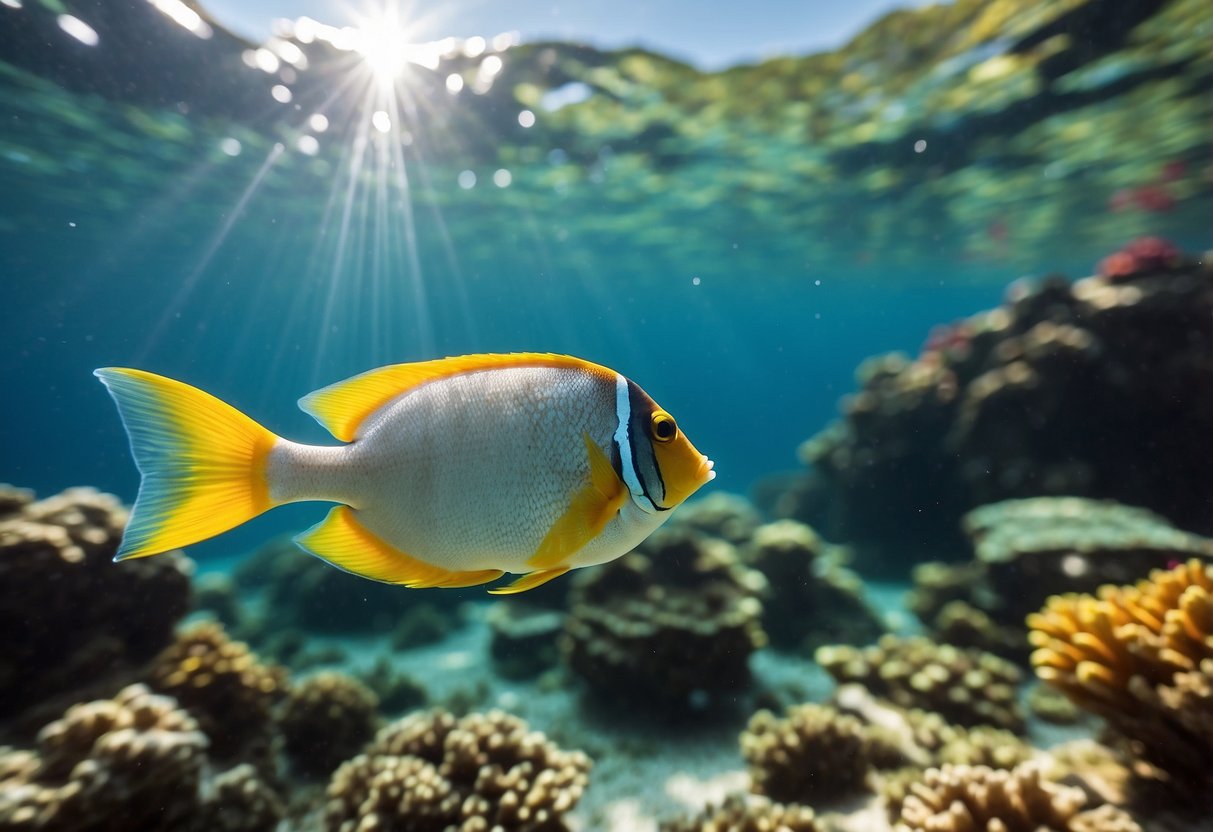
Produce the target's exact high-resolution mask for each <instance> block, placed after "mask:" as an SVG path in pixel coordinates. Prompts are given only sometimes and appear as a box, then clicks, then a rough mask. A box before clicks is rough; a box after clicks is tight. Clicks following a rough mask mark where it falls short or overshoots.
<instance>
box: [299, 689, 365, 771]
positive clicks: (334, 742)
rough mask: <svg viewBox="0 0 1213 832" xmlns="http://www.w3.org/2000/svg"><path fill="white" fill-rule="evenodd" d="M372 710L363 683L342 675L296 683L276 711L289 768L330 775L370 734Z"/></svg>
mask: <svg viewBox="0 0 1213 832" xmlns="http://www.w3.org/2000/svg"><path fill="white" fill-rule="evenodd" d="M378 707H379V700H378V698H377V697H376V696H375V694H374V693H372V692H371V691H370V689H369V688H367V686H366V685H364V684H362V682H359V681H358V680H357V679H354V678H352V677H350V676H346V675H345V674H343V673H333V672H328V673H318V674H316V675H315V676H309V677H308V678H306V679H303V680H301V681H298V682H296V683H295V684H293V685H292V686H291V689H290V691H289V692H288V693H287V696H286V700H285V701H284V702H283V703H282V707H281V709H280V711H279V713H278V728H279V730H280V731H281V732H282V739H283V746H284V748H285V750H286V753H287V755H288V756H289V757H290V760H291V765H292V766H293V767H294V769H295V770H296V771H298V772H301V773H303V774H307V775H313V776H314V775H324V776H328V775H330V774H332V773H333V770H334V769H335V768H337V766H339V765H340V764H341V763H342V762H343V761H345V760H348V759H349V758H351V757H353V756H354V755H355V754H357V753H358V752H359V751H360V750H361V749H362V747H363V746H364V745H366V744H367V743H368V742H370V740H371V738H372V737H374V736H375V730H376V729H377V728H378V727H379V711H378Z"/></svg>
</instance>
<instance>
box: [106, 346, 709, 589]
mask: <svg viewBox="0 0 1213 832" xmlns="http://www.w3.org/2000/svg"><path fill="white" fill-rule="evenodd" d="M98 374H99V375H101V377H102V379H103V380H104V381H106V383H107V386H109V387H110V390H111V392H112V393H113V394H114V397H115V399H116V400H117V402H118V404H119V409H120V411H121V412H122V415H123V418H124V421H125V422H126V424H127V428H128V432H130V434H131V439H132V447H133V449H134V452H135V456H136V460H137V461H138V462H139V463H140V469H141V471H143V473H144V475H145V476H144V483H143V486H142V487H141V489H140V499H139V500H138V501H136V506H135V512H134V515H133V516H132V521H131V527H130V528H131V529H132V530H133V533H132V531H131V530H128V535H127V538H128V539H124V543H123V547H122V549H121V550H120V552H119V557H120V558H124V557H140V556H143V555H148V554H154V553H155V552H154V551H152V550H153V549H154V550H155V551H163V550H164V549H166V548H173V547H175V546H180V545H187V543H192V542H196V541H197V540H200V539H204V538H205V537H209V536H212V535H214V534H218V533H220V532H222V531H225V530H226V529H228V528H231V527H233V526H235V525H238V524H239V523H241V522H244V521H245V520H247V519H249V518H250V517H251V516H255V514H256V513H260V511H263V510H265V509H266V508H270V507H272V506H274V505H282V504H285V503H290V502H298V501H302V500H325V501H331V502H336V503H339V504H341V505H340V506H338V508H335V509H334V510H333V511H332V512H330V515H329V517H328V518H327V519H326V520H325V521H324V522H323V523H321V524H319V525H318V526H316V527H314V528H313V529H311V530H309V531H308V532H306V533H304V534H303V535H300V536H299V537H298V538H296V540H297V541H298V542H299V544H300V545H301V546H302V547H303V548H305V549H307V550H308V551H310V552H312V553H313V554H315V555H317V556H319V557H321V558H323V559H325V560H328V561H330V562H331V563H333V564H335V565H337V566H339V567H341V568H343V569H346V570H347V571H351V572H355V573H357V574H361V575H364V576H366V577H370V578H373V579H376V580H382V581H388V582H392V583H402V584H406V585H410V586H465V585H471V584H474V583H483V582H486V581H489V580H493V579H494V578H496V577H499V576H500V575H501V574H502V573H504V572H512V573H521V574H523V576H524V577H523V578H522V579H520V580H519V581H518V582H516V583H515V584H514V585H513V586H511V587H507V588H505V590H498V591H521V590H524V589H529V588H531V587H533V586H538V585H539V584H540V583H543V582H545V581H546V580H550V579H551V578H553V577H556V576H558V575H560V574H563V573H564V572H567V571H568V570H569V569H573V568H579V567H583V566H590V565H594V564H598V563H603V562H605V561H609V560H612V559H614V558H616V557H619V556H620V555H622V554H624V553H626V552H627V551H629V550H631V549H632V548H633V547H635V546H636V545H637V544H638V543H640V542H641V541H642V540H644V538H646V537H647V536H648V535H649V534H651V533H652V532H653V531H654V530H655V529H656V528H657V527H658V526H660V525H661V524H662V523H663V522H664V521H665V520H666V519H667V518H668V517H669V515H670V509H672V508H674V507H675V506H676V505H677V504H679V503H681V502H682V501H683V500H684V499H686V497H687V496H689V495H690V494H691V493H692V492H693V491H695V490H696V489H698V488H699V487H700V486H702V485H703V484H704V483H706V482H707V481H708V480H710V479H711V478H712V477H713V476H714V473H713V471H712V465H711V462H710V461H708V460H707V458H706V457H704V456H703V455H702V454H700V453H699V452H698V451H696V450H695V449H694V447H693V446H692V445H691V444H690V442H689V441H687V440H686V438H685V436H683V435H682V434H681V432H680V431H678V430H677V427H676V426H675V424H674V422H673V419H672V417H670V416H669V415H668V414H667V413H665V412H664V411H662V410H661V409H660V408H658V407H657V406H656V404H655V403H654V402H653V401H652V399H650V398H649V397H648V396H647V395H646V394H645V393H644V392H643V391H642V390H641V389H640V388H639V387H638V386H636V385H635V384H634V383H632V382H630V381H628V380H627V379H626V378H624V377H623V376H621V375H619V374H617V373H615V372H614V371H611V370H608V369H606V368H604V367H601V366H599V365H596V364H591V363H589V362H585V361H581V360H579V359H574V358H568V357H564V356H551V355H542V354H519V355H484V356H467V357H463V358H454V359H444V360H441V361H434V362H424V363H422V364H413V365H396V366H394V367H386V368H381V369H379V370H373V371H371V372H369V373H364V374H363V375H361V376H356V377H355V378H353V379H350V380H348V381H346V382H341V383H340V384H337V385H333V386H332V387H328V388H324V389H323V390H320V391H317V392H316V393H313V394H311V395H310V396H307V397H305V398H304V399H303V400H302V401H301V402H300V405H301V406H302V407H303V408H304V409H305V410H307V411H308V412H309V413H312V415H314V416H316V418H317V419H318V420H320V421H321V423H322V424H324V425H325V426H326V427H328V428H329V429H330V430H332V431H333V433H334V434H335V435H336V436H337V437H338V438H339V439H345V440H348V441H349V444H346V445H343V446H336V447H322V446H312V445H301V444H298V443H294V442H291V441H289V440H286V439H282V438H279V437H276V436H274V435H273V434H270V433H269V432H268V431H265V430H264V429H263V428H260V426H258V425H256V423H255V422H252V420H249V419H248V418H247V417H244V416H243V415H242V414H239V413H238V412H237V411H235V410H233V409H231V408H229V407H228V406H227V405H223V404H222V402H219V401H218V400H217V399H211V397H209V396H206V394H204V393H201V391H196V390H194V388H190V387H188V386H186V385H182V384H180V383H179V382H171V381H170V380H168V379H162V378H161V377H159V376H152V375H151V374H146V373H140V371H128V370H102V371H98ZM149 391H150V392H149ZM191 394H193V395H192V396H191ZM157 396H159V398H160V400H162V401H168V402H169V405H161V406H158V408H157V418H158V419H159V420H160V421H161V422H164V423H166V424H167V425H168V428H167V429H166V431H167V432H169V433H171V432H173V431H176V432H177V433H178V434H180V433H181V432H182V431H181V425H180V422H182V421H190V419H189V418H188V417H183V416H182V415H181V411H183V409H184V408H186V407H187V406H188V407H189V408H190V409H191V411H197V409H198V408H199V404H198V402H197V401H182V402H177V403H176V405H173V400H174V396H184V397H185V399H187V400H188V399H190V398H197V397H199V396H200V397H205V398H206V399H208V400H209V402H205V404H208V405H210V406H214V405H218V406H219V407H220V408H224V409H226V411H230V413H225V414H224V415H225V417H226V418H228V419H229V420H233V421H235V422H236V423H237V424H236V428H237V429H227V430H220V431H218V432H217V434H216V437H217V438H215V439H213V441H212V444H215V442H219V443H225V442H226V443H230V444H231V445H232V446H238V447H237V450H239V449H240V448H251V451H250V452H249V453H247V454H244V456H241V457H240V459H239V460H235V461H232V462H228V463H223V464H220V465H219V467H220V468H221V469H222V470H223V471H224V472H227V473H226V474H225V476H226V477H227V479H226V480H225V481H224V482H223V483H219V484H218V485H216V484H213V483H208V482H205V481H204V480H205V477H202V478H200V477H199V475H198V474H197V472H190V473H188V474H187V475H182V474H181V472H180V471H177V472H176V473H175V474H174V472H173V471H169V472H168V475H167V476H166V475H165V474H164V473H160V475H159V476H157V473H158V472H157V471H156V467H157V465H158V464H159V465H160V467H161V468H164V467H166V466H165V463H164V454H163V447H164V446H165V444H166V443H165V442H164V441H163V437H162V436H161V437H160V441H158V442H155V443H150V444H149V443H148V442H142V443H141V441H140V439H141V437H140V434H141V433H146V430H147V427H148V425H147V423H148V422H149V419H148V415H147V413H146V412H143V413H141V412H139V409H138V407H137V406H136V404H137V403H138V402H139V401H141V400H147V399H148V398H149V397H151V398H155V397H157ZM212 403H213V404H212ZM144 410H146V408H144ZM165 414H167V415H165ZM233 414H234V416H233ZM216 421H222V420H221V419H218V420H217V419H210V420H206V419H203V420H202V422H203V423H204V424H206V425H207V426H210V425H213V423H215V422H216ZM249 426H251V428H250V427H249ZM153 427H154V426H153ZM655 431H656V432H659V433H661V434H662V435H661V436H658V435H656V433H655ZM164 432H165V431H161V433H164ZM196 432H197V431H195V433H196ZM187 434H188V431H187ZM667 434H668V435H667ZM204 440H207V437H202V438H199V437H197V436H194V435H192V434H189V435H187V436H186V439H185V441H184V444H185V445H187V446H188V445H189V444H190V443H195V444H197V443H200V442H203V441H204ZM141 444H142V445H143V447H142V448H141ZM153 452H155V454H156V456H155V457H153ZM207 453H209V454H212V455H213V454H219V455H220V456H222V453H221V451H220V450H218V449H216V448H208V449H207ZM240 453H244V452H243V451H241V452H240ZM250 454H251V460H246V459H245V456H249V455H250ZM239 455H240V454H238V456H239ZM170 461H171V460H170ZM220 462H221V463H222V460H220ZM169 467H171V466H169ZM178 468H180V466H178ZM237 469H239V472H240V474H241V477H242V479H240V480H239V482H237V481H236V480H235V479H233V478H232V477H231V476H230V472H231V471H233V470H237ZM149 473H150V476H149ZM174 476H175V477H176V478H177V479H178V480H180V482H178V483H177V484H176V485H175V486H174V489H175V490H176V491H177V492H179V493H181V494H187V495H189V496H188V498H182V499H175V500H174V499H171V494H170V495H169V497H166V496H165V494H164V493H162V492H165V488H164V486H163V482H164V481H165V480H169V479H173V478H174ZM242 483H245V484H247V485H248V488H249V489H251V491H252V497H251V499H245V498H244V497H241V496H240V495H239V494H237V495H236V496H237V499H232V498H231V497H230V495H229V497H228V498H226V499H220V500H219V501H218V505H217V506H212V507H211V508H210V510H209V512H196V513H197V514H198V515H199V516H198V517H193V518H188V517H187V518H185V519H184V520H183V521H182V520H181V517H180V515H182V514H183V513H184V514H187V515H188V514H189V513H190V510H191V509H190V507H191V505H192V503H191V500H193V501H194V502H197V501H198V500H200V499H201V498H202V497H204V496H205V495H206V494H208V493H214V494H219V495H222V494H223V493H227V492H237V491H239V487H240V485H241V484H242ZM145 494H146V497H145ZM212 502H214V501H212ZM183 507H184V511H182V509H183ZM141 508H148V509H150V511H146V512H143V513H142V515H141ZM250 511H251V512H252V513H251V514H250V513H249V512H250ZM175 518H176V519H175ZM179 521H180V522H179ZM233 521H234V522H233ZM176 526H182V529H183V531H184V532H185V537H187V538H188V537H192V538H193V539H189V540H185V539H184V538H183V537H182V534H178V533H176V532H174V528H175V527H176ZM202 532H205V534H203V536H202V537H198V536H197V535H198V534H199V533H202ZM128 540H129V545H128Z"/></svg>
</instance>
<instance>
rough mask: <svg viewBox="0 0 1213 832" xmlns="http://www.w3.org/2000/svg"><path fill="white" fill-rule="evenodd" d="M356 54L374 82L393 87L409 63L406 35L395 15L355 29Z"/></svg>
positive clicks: (386, 14) (393, 13)
mask: <svg viewBox="0 0 1213 832" xmlns="http://www.w3.org/2000/svg"><path fill="white" fill-rule="evenodd" d="M357 33H358V34H357V46H356V47H355V48H356V50H357V52H358V54H360V55H361V56H362V59H363V60H364V61H366V64H367V66H368V67H370V70H371V73H372V74H373V75H374V76H375V80H376V81H378V82H379V83H380V84H381V85H383V86H385V87H391V86H394V85H395V83H396V80H397V79H398V78H399V77H400V73H401V72H403V71H404V66H405V63H406V62H407V60H408V57H407V56H408V47H407V44H408V42H409V35H408V32H407V31H406V30H405V28H404V27H403V26H401V25H400V21H399V18H398V17H397V16H396V14H395V12H394V11H392V12H387V13H385V14H384V15H383V16H382V17H381V18H379V19H376V20H369V21H366V22H364V23H362V24H361V25H360V26H359V27H358V29H357Z"/></svg>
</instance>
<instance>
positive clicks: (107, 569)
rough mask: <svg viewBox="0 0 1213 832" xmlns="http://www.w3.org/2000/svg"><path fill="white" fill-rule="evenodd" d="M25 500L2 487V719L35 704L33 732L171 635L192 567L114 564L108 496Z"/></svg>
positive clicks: (80, 491) (169, 559)
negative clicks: (4, 642) (3, 641)
mask: <svg viewBox="0 0 1213 832" xmlns="http://www.w3.org/2000/svg"><path fill="white" fill-rule="evenodd" d="M30 497H31V495H30V494H29V493H28V492H25V491H22V490H19V489H11V488H9V489H6V490H5V492H4V505H5V510H4V511H5V513H4V516H3V517H2V518H0V593H3V602H2V603H0V629H2V631H3V632H4V634H5V641H6V646H5V649H4V650H3V651H2V652H0V716H2V717H11V716H13V715H15V714H16V713H17V712H19V711H21V710H23V709H26V708H29V707H31V706H36V707H34V711H36V713H34V714H32V715H31V716H30V718H29V720H28V721H29V722H30V724H31V726H32V729H36V728H37V726H40V725H42V724H44V723H45V722H46V721H48V720H50V719H51V718H53V717H54V716H55V715H56V714H58V713H61V712H62V710H63V709H64V708H65V707H66V706H67V705H68V704H71V703H72V702H76V701H79V700H80V699H81V698H88V697H89V696H106V695H110V694H112V693H114V692H115V691H116V690H117V689H118V688H119V687H121V685H122V684H123V683H124V682H127V681H131V680H133V678H134V674H135V671H136V670H137V668H138V667H139V666H140V665H141V664H142V663H143V662H145V661H146V660H147V659H149V658H150V657H152V656H154V655H155V654H156V652H157V651H159V650H160V649H161V648H162V647H164V645H166V644H167V643H168V642H169V641H170V640H171V638H172V632H173V627H174V625H175V624H176V623H177V621H179V620H180V619H181V618H182V617H183V616H184V615H185V614H186V612H187V611H188V610H189V572H190V564H189V561H187V560H186V559H185V558H184V557H183V556H181V555H180V554H169V555H164V556H161V557H158V558H153V559H148V560H135V561H130V562H127V563H123V564H121V565H118V566H116V565H115V564H114V563H112V560H113V556H114V553H115V552H116V551H117V548H118V543H119V540H120V539H121V535H122V529H123V527H124V526H125V525H126V517H127V513H126V510H125V509H124V508H123V507H122V505H121V504H120V503H119V502H118V500H117V499H116V498H115V497H113V496H111V495H108V494H101V493H99V492H97V491H95V490H93V489H91V488H72V489H68V490H67V491H64V492H63V493H61V494H58V495H56V496H53V497H49V498H47V499H44V500H40V501H38V502H32V501H31V500H30ZM68 622H70V624H69V623H68ZM85 688H87V689H85ZM61 694H62V695H65V696H70V697H72V698H70V699H67V700H66V701H63V700H62V699H61V697H60V695H61Z"/></svg>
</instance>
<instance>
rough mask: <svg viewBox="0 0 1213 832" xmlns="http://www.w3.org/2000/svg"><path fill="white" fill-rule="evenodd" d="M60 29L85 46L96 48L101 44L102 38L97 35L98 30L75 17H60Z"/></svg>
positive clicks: (68, 15) (66, 15)
mask: <svg viewBox="0 0 1213 832" xmlns="http://www.w3.org/2000/svg"><path fill="white" fill-rule="evenodd" d="M59 28H60V29H62V30H63V31H65V32H67V33H68V34H69V35H71V36H72V37H74V38H75V39H76V40H78V41H80V42H81V43H83V44H84V45H85V46H96V45H97V44H98V43H100V42H101V38H100V37H99V36H98V35H97V30H96V29H94V28H93V27H92V26H89V25H88V24H87V23H85V22H84V21H83V20H81V19H80V18H78V17H75V16H74V15H70V14H61V15H59Z"/></svg>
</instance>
